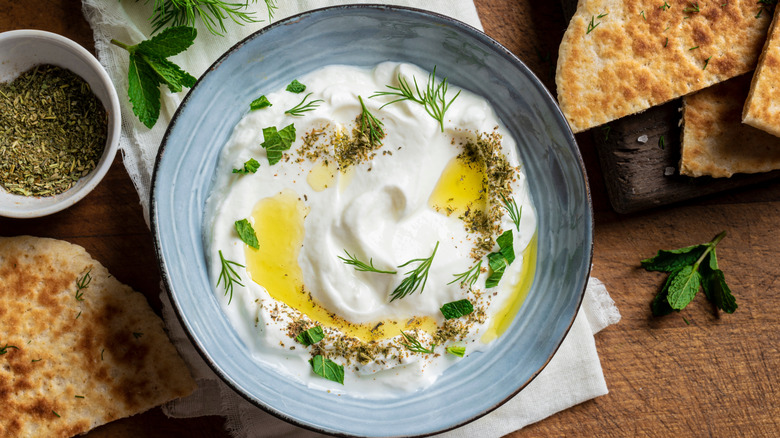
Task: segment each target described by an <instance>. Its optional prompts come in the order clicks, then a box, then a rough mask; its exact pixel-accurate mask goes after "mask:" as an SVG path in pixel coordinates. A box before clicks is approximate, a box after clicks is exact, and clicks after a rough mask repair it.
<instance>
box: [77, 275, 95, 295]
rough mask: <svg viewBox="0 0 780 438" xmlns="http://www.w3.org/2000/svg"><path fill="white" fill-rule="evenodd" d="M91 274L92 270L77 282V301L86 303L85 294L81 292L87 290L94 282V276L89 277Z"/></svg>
mask: <svg viewBox="0 0 780 438" xmlns="http://www.w3.org/2000/svg"><path fill="white" fill-rule="evenodd" d="M90 272H92V268H89V271H87V273H86V274H84V275H83V276H82V277H81V278H80V279H78V280H76V300H77V301H84V292H81V290H82V289H86V288H87V286H89V283H90V282H91V281H92V276H91V275H89V273H90Z"/></svg>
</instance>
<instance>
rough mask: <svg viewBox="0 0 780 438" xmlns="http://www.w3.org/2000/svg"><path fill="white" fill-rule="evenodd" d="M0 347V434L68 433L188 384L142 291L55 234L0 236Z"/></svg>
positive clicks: (176, 393)
mask: <svg viewBox="0 0 780 438" xmlns="http://www.w3.org/2000/svg"><path fill="white" fill-rule="evenodd" d="M79 284H80V285H81V286H84V287H83V288H81V289H79V286H78V285H79ZM2 347H5V348H4V349H2V350H0V353H3V352H4V354H0V406H2V409H0V437H14V438H18V437H70V436H73V435H77V434H81V433H84V432H86V431H88V430H90V429H92V428H94V427H96V426H99V425H101V424H104V423H107V422H109V421H112V420H116V419H118V418H122V417H126V416H129V415H133V414H137V413H140V412H143V411H146V410H147V409H150V408H152V407H154V406H157V405H159V404H162V403H164V402H166V401H168V400H171V399H174V398H177V397H182V396H185V395H188V394H189V393H191V392H192V391H193V390H194V388H195V383H194V381H193V380H192V377H190V374H189V371H188V369H187V367H186V365H185V364H184V362H183V361H182V359H181V358H180V357H179V355H178V353H177V352H176V349H175V348H174V347H173V345H172V344H171V343H170V341H169V340H168V338H167V336H166V334H165V332H164V330H163V323H162V321H161V320H160V318H158V317H157V316H156V315H155V314H154V312H152V310H151V308H150V307H149V304H148V303H147V302H146V298H145V297H144V296H143V295H141V294H140V293H137V292H134V291H133V290H132V289H130V288H129V287H128V286H125V285H123V284H121V283H120V282H119V281H117V280H116V279H115V278H114V277H112V276H111V275H110V274H109V273H108V271H107V270H106V268H104V267H103V266H101V265H100V263H98V262H97V261H95V260H94V259H92V258H91V257H90V256H89V254H87V252H86V251H85V250H84V248H82V247H80V246H77V245H73V244H70V243H68V242H63V241H59V240H53V239H43V238H36V237H30V236H22V237H10V238H5V237H0V348H2Z"/></svg>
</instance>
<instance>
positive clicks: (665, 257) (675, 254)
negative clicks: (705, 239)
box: [641, 243, 707, 272]
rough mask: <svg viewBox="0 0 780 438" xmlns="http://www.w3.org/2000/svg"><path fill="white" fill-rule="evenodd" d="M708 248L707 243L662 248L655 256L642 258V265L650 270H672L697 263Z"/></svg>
mask: <svg viewBox="0 0 780 438" xmlns="http://www.w3.org/2000/svg"><path fill="white" fill-rule="evenodd" d="M706 250H707V244H706V243H705V244H703V245H693V246H688V247H685V248H680V249H672V250H663V249H662V250H660V251H658V254H656V255H655V257H652V258H649V259H644V260H642V262H641V263H642V267H643V268H645V269H646V270H648V271H664V272H672V271H676V270H678V269H680V268H682V267H683V266H685V265H692V264H694V263H696V260H698V258H699V257H701V255H702V254H703V253H704V251H706Z"/></svg>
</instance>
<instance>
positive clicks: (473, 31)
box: [149, 3, 594, 437]
mask: <svg viewBox="0 0 780 438" xmlns="http://www.w3.org/2000/svg"><path fill="white" fill-rule="evenodd" d="M333 10H342V11H343V10H388V11H393V12H402V13H413V14H418V15H423V16H430V17H432V18H434V19H436V20H439V21H445V22H448V23H449V24H451V25H453V26H454V27H457V28H458V29H459V30H460V31H462V32H464V33H465V34H466V35H467V36H469V37H471V38H475V39H477V40H479V41H480V42H482V43H484V44H486V45H489V46H492V47H493V48H494V49H495V51H496V53H497V54H499V55H500V56H503V57H504V58H505V59H506V60H507V61H509V62H510V63H512V64H514V65H517V66H518V67H519V68H520V69H521V70H525V71H527V72H528V74H529V77H530V78H531V79H532V82H533V85H534V86H535V87H536V88H537V90H538V91H539V92H540V93H541V94H543V95H544V96H545V97H546V98H548V99H549V101H550V102H552V103H553V105H552V109H553V110H554V111H553V114H552V115H553V116H554V118H555V120H556V121H557V122H558V123H560V124H561V125H562V126H563V127H564V128H565V129H564V132H563V133H562V134H563V137H564V138H565V140H566V142H567V143H568V144H570V145H571V146H572V151H573V155H574V156H575V158H576V161H577V165H578V167H579V169H580V171H581V173H582V177H583V186H584V189H585V199H586V200H587V212H588V213H589V216H588V217H589V219H590V220H589V225H590V226H589V227H588V230H587V232H588V235H589V245H588V248H587V263H586V269H585V272H584V277H585V282H584V283H583V286H582V290H580V291H579V292H578V299H577V309H580V307H581V306H582V302H583V299H584V297H585V291H586V289H587V286H588V278H589V277H590V272H591V265H592V260H593V247H594V244H593V238H594V221H593V201H592V198H591V190H590V184H589V182H588V175H587V172H586V168H585V163H584V161H583V158H582V154H581V153H580V151H579V147H578V144H577V140H576V138H575V137H574V134H573V133H572V131H571V127H570V126H569V123H568V121H567V120H566V118H565V117H564V116H563V113H562V111H561V109H560V107H559V106H558V104H557V101H556V100H555V98H554V97H553V96H552V94H551V93H550V91H549V90H548V89H547V88H546V87H545V86H544V84H543V83H542V82H541V80H540V79H539V78H538V77H537V76H536V74H534V73H533V71H532V70H531V69H530V68H528V66H527V65H526V64H525V63H524V62H523V61H522V60H520V58H518V57H517V56H516V55H515V54H514V53H512V52H511V51H510V50H509V49H507V48H506V47H504V46H503V45H502V44H501V43H499V42H498V41H496V40H495V39H493V38H492V37H490V36H489V35H487V34H486V33H484V32H483V31H481V30H479V29H477V28H476V27H474V26H472V25H470V24H468V23H464V22H462V21H460V20H458V19H455V18H453V17H449V16H447V15H443V14H440V13H437V12H433V11H429V10H424V9H420V8H415V7H409V6H398V5H388V4H371V3H366V4H347V5H334V6H326V7H322V8H316V9H310V10H307V11H303V12H300V13H298V14H295V15H291V16H289V17H286V18H283V19H281V20H279V21H276V22H274V23H271V24H269V25H268V26H265V27H264V28H262V29H259V30H257V31H256V32H253V33H251V34H250V35H248V36H246V37H245V38H243V39H241V40H239V41H238V42H236V43H235V44H233V45H232V46H231V47H230V48H228V49H227V50H226V51H225V52H224V53H223V54H222V55H220V56H219V57H218V58H217V59H216V60H215V61H214V62H213V63H212V64H211V65H210V66H209V67H208V68H207V69H206V70H205V71H204V73H203V74H202V75H201V76H200V77H199V78H198V79H197V81H196V83H195V85H193V87H192V88H191V89H190V92H188V93H187V95H186V96H185V97H184V99H183V100H182V101H181V103H180V104H179V106H178V108H176V111H175V112H174V115H173V117H172V118H171V122H170V123H169V125H168V127H167V128H166V130H165V134H164V136H163V138H162V141H161V142H160V148H159V150H158V151H157V156H156V158H155V163H154V168H153V172H152V182H151V188H150V191H149V201H150V202H149V206H150V207H149V211H150V215H149V217H150V224H151V231H152V237H153V241H154V250H155V253H156V256H157V262H158V266H159V268H160V275H161V277H162V280H163V284H164V286H165V287H164V290H165V294H166V296H167V298H168V299H169V301H170V303H171V307H172V308H173V311H174V314H175V315H176V318H177V319H178V322H179V323H180V324H181V326H182V328H183V329H184V330H183V331H184V333H185V334H186V336H187V339H188V340H189V341H190V342H191V343H192V344H193V346H194V347H195V350H196V351H197V352H198V354H199V355H200V357H201V359H203V361H204V362H205V363H206V364H207V365H208V367H209V369H211V371H212V372H214V374H215V375H217V376H218V377H219V378H220V380H221V381H222V382H223V383H224V384H225V385H227V387H229V388H230V389H232V390H233V391H235V392H236V394H238V395H239V396H240V397H241V398H243V399H244V400H246V401H248V402H249V403H250V404H252V405H253V406H255V407H257V408H259V409H261V410H262V411H263V412H266V413H268V414H271V415H272V416H274V417H276V418H278V419H281V420H283V421H286V422H288V423H290V424H292V425H294V426H297V427H300V428H303V429H306V430H310V431H313V432H317V433H322V434H326V435H331V436H338V437H358V436H359V435H353V434H350V433H344V432H337V433H334V432H331V431H329V430H325V429H323V428H318V427H316V426H314V425H310V424H306V423H303V422H301V421H299V420H298V419H296V418H293V417H291V416H288V415H285V414H284V413H282V412H278V411H276V410H275V409H273V408H272V407H271V406H264V405H263V404H262V403H258V402H257V401H256V400H254V399H252V398H251V397H250V396H249V395H248V394H245V393H244V392H243V391H242V390H241V389H240V388H239V387H238V386H236V385H234V384H233V382H232V381H231V380H230V379H229V378H228V376H225V375H224V373H222V372H221V371H220V369H219V368H218V367H217V366H216V364H214V363H213V362H212V361H211V359H210V358H209V355H208V354H207V353H206V352H204V351H203V349H202V346H201V345H200V344H199V343H198V342H197V340H196V339H195V338H194V335H193V334H192V333H191V332H190V330H189V329H188V328H187V324H186V323H185V318H184V315H183V314H182V313H181V312H182V310H181V308H180V306H179V304H178V302H177V300H176V299H175V298H174V294H173V291H172V288H171V286H170V277H169V275H168V272H167V269H166V267H165V263H164V262H163V250H162V247H161V239H160V235H159V226H158V223H157V215H156V214H155V212H156V210H157V201H156V199H155V191H156V190H155V189H156V187H157V175H158V170H159V167H160V163H161V161H162V158H163V155H164V153H165V148H166V145H167V143H168V137H169V135H170V134H171V131H172V128H173V127H174V126H175V124H176V121H177V119H178V117H179V114H180V112H181V111H183V110H184V108H185V107H186V106H187V103H188V101H189V98H190V95H191V92H192V91H193V90H194V89H195V88H197V87H198V85H199V84H200V83H201V81H202V79H203V78H204V77H206V76H207V75H208V74H210V73H211V72H212V71H213V70H214V69H216V68H217V67H218V66H219V65H220V64H221V63H222V62H223V61H224V60H225V59H226V58H227V57H229V56H230V55H231V54H232V53H233V52H235V51H236V50H238V49H239V48H241V47H242V46H243V45H244V44H246V43H247V42H248V41H250V40H252V39H254V38H257V37H259V36H261V35H262V34H264V33H266V32H269V31H271V30H273V29H275V28H277V27H282V26H285V25H287V24H290V23H292V22H295V21H298V20H300V19H301V18H303V17H306V16H309V15H312V14H319V13H322V12H328V11H333ZM578 313H579V311H576V312H574V314H573V315H572V317H571V321H569V323H568V325H567V327H566V329H565V330H564V333H563V336H562V337H561V339H560V340H559V341H558V343H557V345H555V347H554V348H553V350H552V351H551V353H550V355H549V357H547V360H546V361H545V362H544V364H542V366H541V367H540V368H539V369H538V370H536V371H535V372H534V373H533V374H532V375H531V376H530V377H529V378H528V379H527V380H526V381H525V382H523V383H522V384H520V385H518V387H517V389H516V390H515V391H513V392H512V393H511V394H509V395H508V396H507V397H505V398H504V399H502V400H499V401H497V402H496V403H494V404H492V405H491V406H487V407H485V409H484V410H482V411H481V412H479V413H477V414H475V415H474V416H473V417H472V418H469V419H467V420H464V421H460V422H458V423H456V424H453V425H450V426H447V427H445V428H442V429H440V430H437V431H434V432H430V433H421V434H415V435H405V436H410V437H427V436H433V435H437V434H441V433H444V432H447V431H451V430H454V429H457V428H459V427H462V426H464V425H466V424H469V423H471V422H473V421H475V420H477V419H479V418H482V417H484V416H485V415H487V414H489V413H491V412H493V411H494V410H496V409H497V408H499V407H500V406H502V405H503V404H505V403H506V402H508V401H509V400H510V399H512V398H514V397H515V396H516V395H517V394H519V393H520V392H521V391H522V390H523V389H525V388H526V387H527V386H528V384H530V383H531V382H532V381H533V380H534V379H535V378H536V377H537V376H538V375H539V374H540V373H541V372H542V371H543V370H544V369H545V368H546V367H547V365H548V364H549V363H550V360H552V358H553V356H555V354H556V353H557V352H558V350H559V348H560V347H561V345H562V344H563V341H564V340H565V339H566V337H567V336H568V334H569V331H570V330H571V327H572V326H573V324H574V321H575V319H576V317H577V315H578Z"/></svg>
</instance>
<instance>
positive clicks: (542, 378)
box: [83, 0, 620, 438]
mask: <svg viewBox="0 0 780 438" xmlns="http://www.w3.org/2000/svg"><path fill="white" fill-rule="evenodd" d="M276 3H277V4H278V6H279V9H278V10H276V11H275V14H274V20H279V19H281V18H284V17H288V16H290V15H294V14H296V13H299V12H302V11H305V10H310V9H315V8H320V7H325V6H331V5H338V4H345V3H371V1H370V0H369V1H365V0H363V1H350V2H347V1H339V0H300V1H296V0H278V1H277V2H276ZM385 3H390V4H395V5H406V6H412V7H417V8H425V9H428V10H431V11H435V12H438V13H440V14H444V15H449V16H451V17H454V18H456V19H459V20H461V21H463V22H466V23H469V24H471V25H472V26H475V27H477V28H480V29H481V24H480V22H479V17H478V16H477V11H476V8H475V6H474V3H473V1H472V0H428V1H426V2H424V3H423V2H419V1H415V0H386V1H385ZM83 9H84V15H85V16H86V18H87V20H88V21H89V23H90V25H91V26H92V29H93V31H94V35H95V49H96V50H97V53H98V58H99V60H100V62H101V64H102V65H103V66H104V67H105V68H106V70H107V71H108V74H109V75H110V76H111V80H112V81H113V82H114V85H115V86H116V88H117V92H118V93H119V96H120V101H121V103H122V136H121V139H120V143H119V147H120V150H121V151H122V154H123V158H124V163H125V167H126V168H127V172H128V173H129V174H130V177H131V179H132V180H133V183H134V184H135V187H136V190H137V191H138V195H139V197H140V200H141V205H142V206H143V210H144V218H145V219H146V221H147V224H148V223H149V191H150V187H151V178H152V168H153V165H154V160H155V157H156V155H157V149H158V148H159V146H160V141H161V140H162V136H163V134H164V133H165V129H166V127H167V126H168V123H169V122H170V120H171V117H172V116H173V114H174V112H175V111H176V108H177V107H178V105H179V103H180V102H181V100H182V99H183V97H184V96H185V95H186V90H185V91H182V92H181V93H170V92H169V91H168V90H167V88H166V87H162V109H161V114H160V119H159V120H158V122H157V124H156V125H155V127H154V128H153V129H151V130H149V129H147V128H146V127H144V126H143V125H142V124H141V123H140V122H139V121H138V119H137V118H136V117H135V116H134V115H133V113H132V109H131V106H130V103H129V102H128V100H127V69H128V55H127V52H125V51H124V50H122V49H120V48H118V47H115V46H113V45H112V44H110V40H111V39H112V38H114V39H116V40H119V41H122V42H125V43H129V44H136V43H138V42H140V41H141V40H144V39H147V38H149V36H150V34H151V25H150V22H149V16H150V15H151V2H147V1H133V0H125V1H118V2H117V1H106V0H83ZM249 9H250V10H254V11H256V14H255V16H256V17H257V18H262V19H265V21H264V22H262V23H252V24H247V25H245V26H238V25H234V24H233V23H228V24H227V25H226V27H227V30H228V31H227V33H226V35H225V36H223V37H220V36H214V35H211V34H210V33H208V31H207V30H206V29H204V28H203V27H202V26H199V27H198V38H197V39H196V41H195V44H194V45H193V46H192V47H190V48H189V49H188V50H187V51H186V52H183V53H181V54H179V55H177V56H175V57H173V58H172V60H173V61H174V62H176V63H177V64H178V65H180V66H181V67H182V68H183V69H184V70H186V71H188V72H189V73H191V74H192V75H194V76H200V75H201V74H202V73H203V72H204V71H205V70H206V69H207V68H208V67H209V66H210V65H211V63H212V62H213V61H214V60H215V59H216V58H217V57H218V56H220V55H221V54H222V53H224V52H225V51H226V50H227V49H229V48H230V47H231V46H232V45H233V44H234V43H236V42H237V41H239V40H241V39H243V38H244V37H246V36H248V35H249V34H251V33H252V32H255V31H257V30H258V29H261V28H262V27H263V26H265V25H267V24H268V15H267V10H266V9H265V3H264V2H263V1H258V2H256V3H251V2H250V4H249ZM162 301H163V316H164V318H165V322H166V324H167V327H168V330H169V334H170V336H171V339H172V341H173V342H174V344H175V345H176V346H177V348H178V349H179V352H180V353H181V354H182V356H183V357H184V359H185V360H186V361H187V363H188V364H189V366H190V369H191V370H192V372H193V376H194V377H195V379H196V380H197V382H198V389H197V391H196V392H195V393H194V394H193V395H191V396H189V397H187V398H184V399H180V400H176V401H173V402H170V403H168V404H167V405H165V406H164V407H163V410H164V411H165V413H166V414H168V415H169V416H172V417H177V418H186V417H198V416H204V415H221V416H224V417H226V418H227V422H226V427H227V429H228V431H229V432H230V433H231V434H232V435H233V436H235V437H240V438H245V437H247V438H248V437H261V436H262V437H282V436H295V437H298V436H300V437H306V436H316V435H317V434H314V433H312V432H309V431H306V430H303V429H299V428H297V427H295V426H292V425H290V424H288V423H285V422H283V421H281V420H278V419H276V418H275V417H272V416H271V415H269V414H267V413H265V412H263V411H262V410H260V409H259V408H257V407H255V406H253V405H251V404H250V403H248V402H246V401H245V400H244V399H243V398H241V397H240V396H239V395H237V394H236V393H235V392H233V390H231V389H230V388H228V387H227V386H226V385H225V384H224V383H223V382H222V381H221V380H220V379H219V378H218V377H217V376H216V375H215V374H214V373H213V372H212V371H211V369H210V368H209V367H208V366H207V365H206V363H205V362H204V361H203V359H202V358H201V357H200V355H199V354H198V353H197V352H196V350H195V348H194V347H193V345H192V344H191V343H190V342H189V340H188V338H187V336H186V335H185V334H184V331H183V329H182V327H181V325H180V324H179V322H178V319H177V318H176V316H175V315H174V313H173V310H172V308H171V304H170V302H169V301H168V299H167V296H166V295H165V294H164V293H163V294H162ZM618 320H620V313H619V312H618V310H617V308H616V307H615V304H614V302H613V301H612V299H611V298H610V297H609V294H608V293H607V290H606V288H605V287H604V286H603V285H602V284H601V282H600V281H598V280H597V279H595V278H591V279H590V282H589V284H588V288H587V291H586V293H585V300H584V301H583V304H582V307H581V308H580V311H579V313H578V315H577V318H576V319H575V321H574V325H573V326H572V328H571V330H570V331H569V334H568V336H567V337H566V339H565V340H564V342H563V344H562V345H561V347H560V349H559V350H558V352H557V353H556V355H555V357H554V358H553V359H552V360H551V361H550V363H549V364H548V365H547V367H546V368H545V369H544V371H542V373H541V374H540V375H539V376H538V377H537V378H536V379H535V380H534V381H533V382H531V383H530V384H529V385H528V387H527V388H526V389H525V390H523V391H522V392H521V393H520V394H518V395H517V396H516V397H514V398H513V399H512V400H510V401H509V402H507V403H506V404H504V405H503V406H502V407H500V408H499V409H497V410H496V411H494V412H492V413H491V414H489V415H487V416H485V417H483V418H481V419H479V420H477V421H475V422H473V423H470V424H468V425H466V426H464V427H461V428H459V429H457V430H454V431H451V432H448V433H446V434H444V435H443V436H448V437H473V436H479V437H498V436H501V435H504V434H507V433H509V432H512V431H514V430H517V429H520V428H522V427H523V426H525V425H527V424H530V423H533V422H536V421H539V420H541V419H543V418H545V417H547V416H549V415H552V414H554V413H556V412H559V411H561V410H563V409H566V408H569V407H571V406H574V405H576V404H578V403H581V402H583V401H585V400H589V399H591V398H594V397H597V396H600V395H604V394H606V393H607V386H606V383H605V381H604V375H603V373H602V371H601V364H600V363H599V358H598V354H597V352H596V345H595V342H594V338H593V335H594V334H595V333H597V332H598V331H600V330H601V329H603V328H604V327H606V326H608V325H610V324H614V323H616V322H617V321H618Z"/></svg>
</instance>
